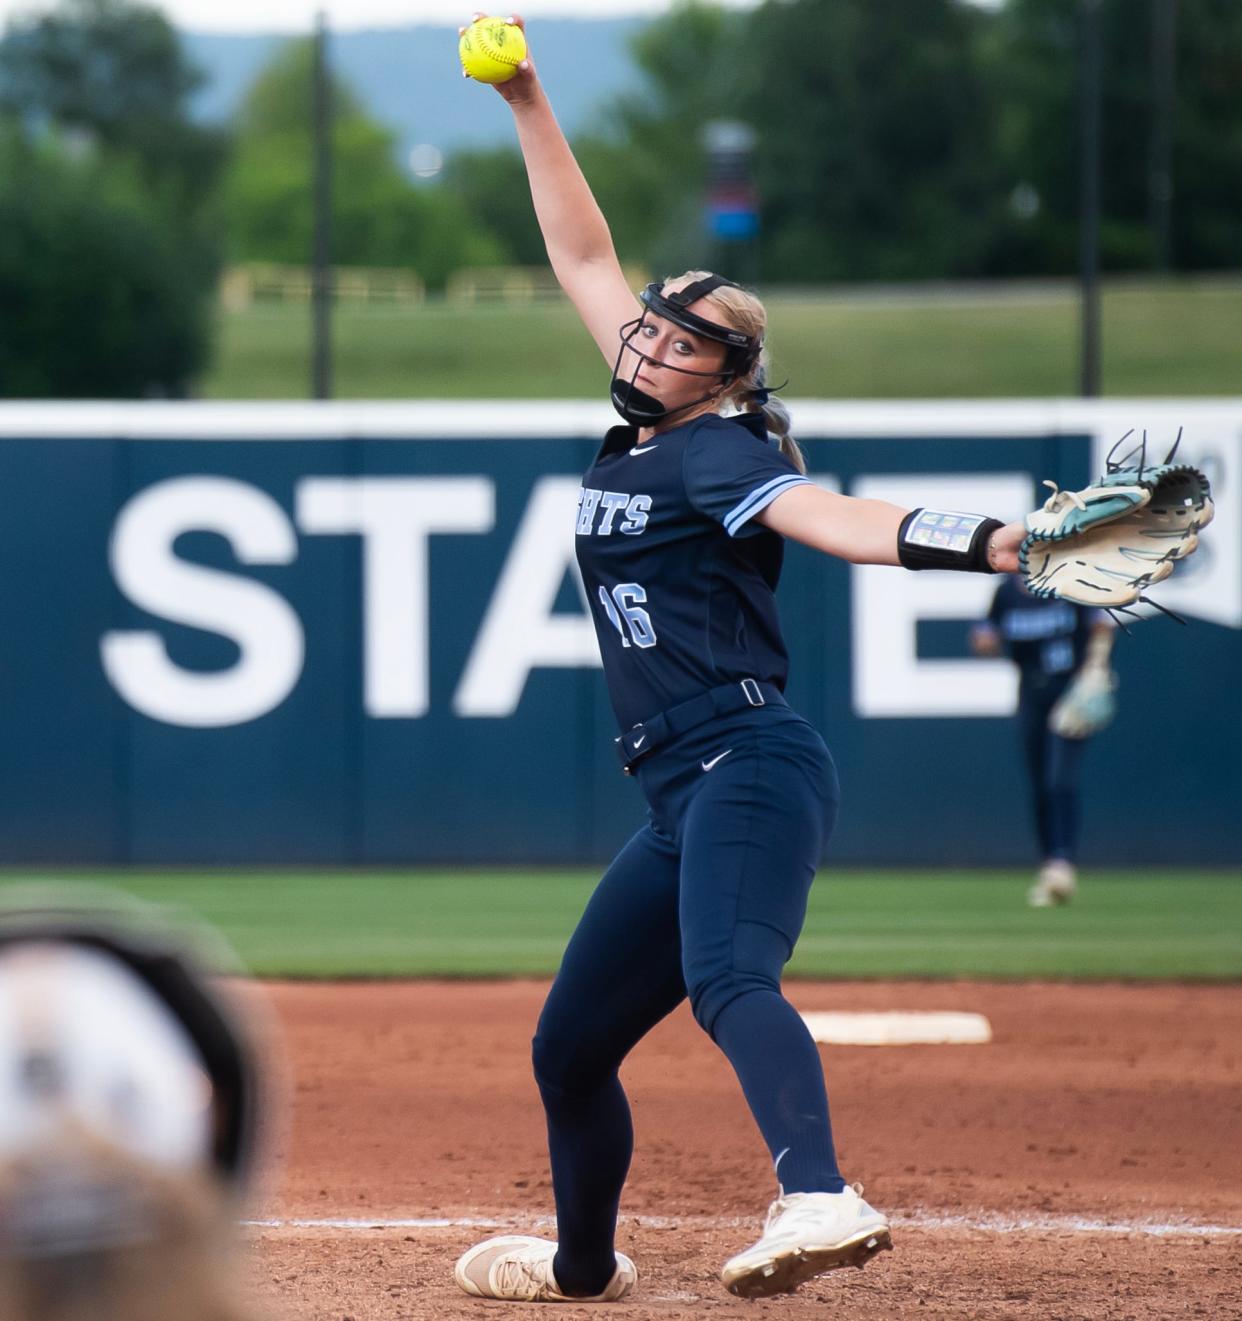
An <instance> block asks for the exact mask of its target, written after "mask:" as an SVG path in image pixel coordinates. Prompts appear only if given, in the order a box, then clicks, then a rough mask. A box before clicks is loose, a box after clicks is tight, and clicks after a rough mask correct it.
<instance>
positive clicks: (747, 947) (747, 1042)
mask: <svg viewBox="0 0 1242 1321" xmlns="http://www.w3.org/2000/svg"><path fill="white" fill-rule="evenodd" d="M812 740H813V742H812ZM836 797H837V785H836V774H835V771H834V770H833V767H832V762H831V759H830V758H829V757H828V753H827V749H826V748H824V746H823V743H822V741H820V740H819V738H818V735H816V734H815V733H814V731H812V730H811V729H810V728H809V727H808V726H805V725H802V724H795V725H793V726H791V727H786V728H785V729H784V730H782V731H775V732H768V731H764V732H763V733H762V734H760V735H758V736H757V737H756V738H755V740H754V742H753V744H752V746H749V747H739V748H737V749H736V751H734V753H733V755H732V756H731V757H729V758H727V759H726V760H724V761H722V762H721V763H720V764H719V765H717V766H715V767H714V768H713V769H712V770H711V771H710V772H707V773H705V776H704V783H703V785H702V788H701V789H700V790H699V791H698V793H697V794H696V795H695V797H694V799H693V801H692V803H691V805H690V807H689V809H688V811H687V813H686V817H685V822H684V826H683V833H682V839H681V845H682V864H681V910H680V911H681V937H682V959H683V970H684V973H685V978H686V988H687V991H688V993H689V995H690V1003H691V1007H692V1009H693V1010H694V1016H695V1018H696V1019H697V1020H698V1022H699V1024H700V1025H701V1026H702V1027H703V1029H704V1030H705V1031H706V1032H708V1033H709V1034H710V1035H711V1037H712V1039H713V1040H714V1041H715V1042H716V1044H717V1045H718V1046H719V1047H720V1048H721V1050H723V1051H724V1053H725V1054H726V1055H727V1056H728V1058H729V1062H730V1063H731V1064H732V1066H733V1069H734V1071H735V1072H736V1074H737V1076H738V1081H739V1082H740V1083H741V1085H742V1090H743V1092H744V1094H745V1096H746V1102H747V1104H748V1105H749V1107H750V1109H751V1113H752V1114H753V1115H754V1117H755V1121H756V1123H757V1124H758V1125H759V1128H760V1131H761V1132H762V1133H763V1136H764V1139H765V1141H766V1142H767V1144H768V1149H769V1151H770V1152H771V1153H772V1160H773V1162H774V1164H775V1166H776V1172H777V1177H778V1179H779V1181H780V1184H781V1187H782V1188H783V1189H784V1190H785V1191H786V1192H806V1191H820V1192H839V1191H840V1190H841V1189H842V1188H843V1187H844V1186H845V1184H844V1180H843V1179H842V1177H841V1172H840V1170H839V1169H838V1168H837V1161H836V1153H835V1151H834V1149H833V1143H832V1131H831V1127H830V1124H829V1118H828V1098H827V1094H826V1091H825V1087H824V1074H823V1068H822V1066H821V1064H820V1059H819V1051H818V1049H817V1048H816V1046H815V1043H814V1042H813V1041H812V1040H811V1036H810V1033H809V1032H808V1031H807V1028H806V1025H805V1024H804V1023H803V1021H802V1019H801V1017H800V1016H799V1014H798V1012H797V1011H796V1010H795V1009H794V1008H793V1006H792V1005H790V1004H789V1002H788V1001H787V1000H786V999H785V998H784V996H783V995H782V994H781V989H780V983H781V972H782V970H783V968H784V965H785V963H786V962H787V960H788V959H789V956H790V955H791V954H792V953H793V947H794V942H795V941H796V940H797V938H798V935H799V933H800V932H801V930H802V923H803V920H804V918H805V916H806V903H807V896H808V894H809V893H810V888H811V882H812V880H813V879H814V876H815V868H816V866H817V864H818V862H819V858H820V854H821V850H822V845H823V841H824V839H825V838H826V836H827V834H828V832H829V831H830V830H831V828H832V825H833V822H834V820H835V815H836Z"/></svg>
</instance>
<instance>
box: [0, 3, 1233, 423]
mask: <svg viewBox="0 0 1242 1321" xmlns="http://www.w3.org/2000/svg"><path fill="white" fill-rule="evenodd" d="M1088 4H1095V5H1097V6H1098V16H1099V21H1100V24H1101V28H1102V34H1103V51H1104V60H1103V79H1102V124H1103V152H1102V166H1103V169H1102V186H1101V190H1102V203H1103V224H1102V229H1101V258H1102V263H1103V265H1104V268H1105V269H1107V270H1113V271H1144V270H1164V269H1167V270H1172V271H1194V270H1220V269H1230V268H1236V267H1237V266H1238V265H1239V264H1240V263H1242V227H1240V226H1238V224H1237V222H1236V215H1235V211H1236V207H1235V204H1234V197H1235V195H1236V193H1237V192H1238V190H1239V186H1240V185H1242V101H1240V100H1239V98H1238V97H1237V95H1236V90H1235V89H1236V87H1237V85H1238V82H1239V76H1238V75H1239V70H1240V69H1242V6H1239V5H1237V4H1236V0H1003V3H1001V4H1000V5H999V7H997V8H981V7H979V6H977V5H975V4H971V3H966V0H887V2H886V3H885V4H884V5H876V4H875V3H874V2H873V0H764V2H763V3H761V4H759V5H758V6H757V7H756V8H754V9H751V10H747V11H738V10H722V9H718V8H716V7H715V6H714V5H712V4H709V3H693V2H691V3H682V4H680V5H679V6H677V7H676V8H674V9H673V10H672V11H671V12H670V13H668V14H667V15H665V16H663V17H661V18H659V19H657V20H654V21H653V22H651V23H650V24H648V25H646V26H645V27H644V28H643V29H642V30H641V32H640V33H639V35H638V36H637V38H636V39H635V42H634V46H633V50H632V56H633V58H634V60H635V62H636V64H637V66H638V69H639V70H640V73H641V85H640V88H639V90H638V91H636V92H632V93H629V94H628V95H626V96H625V97H624V98H619V99H617V100H616V101H615V102H614V103H612V104H610V105H606V106H603V107H601V109H600V112H599V114H598V116H597V120H596V126H595V128H594V129H593V131H591V132H588V133H584V134H581V135H579V136H578V137H577V138H576V139H575V142H574V147H575V150H576V152H577V154H578V157H579V160H580V161H581V163H582V165H583V169H584V171H585V173H586V175H587V177H588V179H589V180H590V182H591V184H592V186H593V188H594V189H595V191H596V193H597V195H598V197H599V199H600V202H601V204H602V206H603V209H604V212H605V214H606V215H607V216H608V218H609V221H610V223H611V225H612V228H613V234H614V238H615V240H616V243H617V248H618V251H619V253H620V255H621V257H622V259H623V260H625V261H627V262H632V263H634V264H636V265H640V266H644V267H647V268H649V269H651V270H653V271H656V272H664V271H673V270H680V269H684V268H687V267H691V266H700V265H704V264H712V265H718V266H721V267H724V268H726V269H728V270H731V271H733V272H735V273H737V274H740V275H742V276H743V277H744V278H749V279H759V280H762V281H763V282H764V283H778V282H783V283H796V284H814V283H818V282H825V281H843V280H923V279H964V278H976V277H988V276H1040V275H1057V274H1068V273H1070V272H1072V271H1073V270H1074V269H1075V266H1076V262H1077V245H1078V207H1079V147H1078V128H1077V125H1078V119H1079V112H1080V104H1079V100H1080V86H1079V70H1080V58H1079V52H1080V47H1081V38H1082V23H1083V15H1084V9H1085V6H1086V5H1088ZM532 35H533V36H534V37H535V42H536V46H535V53H536V58H537V56H538V48H537V34H535V33H533V34H532ZM311 61H312V52H311V46H310V43H309V42H308V41H296V40H295V41H291V42H289V43H288V44H287V45H285V46H284V47H283V48H282V49H281V50H280V51H279V52H278V54H277V55H276V57H275V59H274V60H273V62H272V63H271V64H270V65H269V66H268V67H267V68H266V69H265V70H264V71H263V72H262V74H261V75H260V77H259V78H258V79H257V81H256V82H255V84H254V86H253V87H252V88H251V90H250V92H249V94H248V95H247V97H246V99H245V101H244V103H243V105H242V106H241V108H240V110H239V111H238V113H237V115H236V116H235V118H234V120H233V122H232V123H231V124H229V125H228V126H226V127H223V128H214V127H209V126H204V125H202V124H199V123H196V122H195V121H194V120H193V118H192V116H191V115H190V113H189V108H188V107H189V100H190V97H191V95H192V94H193V92H194V91H195V89H196V88H197V87H198V86H199V85H200V83H201V78H202V75H201V73H199V71H197V70H196V69H194V68H193V67H192V66H191V65H190V64H189V63H188V62H187V60H186V58H185V55H184V53H183V51H182V49H181V47H180V44H179V42H178V39H177V36H176V33H175V32H174V31H173V29H172V28H171V27H170V26H169V24H168V22H167V20H166V19H165V18H164V17H163V15H162V14H161V13H160V12H159V11H158V10H155V9H153V8H150V7H147V6H146V5H144V4H142V3H139V2H136V0H61V3H60V5H59V7H58V8H56V9H54V10H52V11H51V12H49V13H44V14H40V15H34V16H29V17H25V18H19V19H15V20H13V21H12V22H11V23H10V24H9V26H8V28H7V29H6V30H5V32H4V34H3V36H2V37H0V395H7V396H37V395H47V396H58V397H75V396H77V397H88V396H94V397H103V396H111V397H134V396H138V397H143V396H153V395H181V394H185V393H187V392H188V391H190V390H191V388H192V384H193V381H194V378H195V376H196V375H197V374H198V373H199V372H200V371H201V370H202V368H203V366H204V364H205V361H206V358H207V355H208V353H209V350H210V338H211V318H212V312H213V293H214V289H215V286H216V282H217V279H218V276H219V272H220V269H221V267H222V265H223V264H224V263H226V262H235V261H274V262H288V263H294V264H305V263H306V262H307V260H308V254H309V251H310V245H311V232H312V224H313V218H312V209H311V157H312V152H311V110H310V106H311V99H310V81H311ZM550 91H551V94H552V96H553V98H554V100H555V92H556V89H555V87H553V88H551V89H550ZM333 99H334V118H333V124H332V144H333V152H334V160H335V169H334V191H333V212H334V214H333V230H334V248H333V259H334V261H335V262H336V263H337V264H339V265H377V266H405V267H409V268H411V269H413V270H415V271H417V273H418V274H419V275H420V276H421V277H422V278H423V279H424V281H425V282H426V283H427V285H428V286H429V287H430V288H431V289H433V290H434V289H439V288H442V287H443V285H444V283H445V281H446V279H447V278H448V277H449V275H450V274H451V273H452V272H453V271H454V270H457V269H459V268H461V267H463V266H469V265H482V264H493V263H496V264H532V265H533V264H540V263H542V262H543V260H544V254H543V248H542V243H541V241H540V238H539V233H538V229H537V226H536V224H535V220H534V216H533V213H532V209H531V206H530V200H529V194H528V192H527V189H526V184H525V178H524V174H523V170H522V166H521V160H520V157H519V155H518V153H517V150H516V147H515V146H504V147H499V148H495V149H491V150H485V151H479V150H472V151H462V152H458V153H456V154H455V155H453V156H451V157H450V158H449V160H448V162H447V163H446V167H445V169H444V172H443V175H442V176H441V178H440V179H438V180H437V181H436V182H434V183H418V182H416V181H415V180H413V179H411V178H410V177H409V175H408V174H407V173H406V171H405V170H404V168H403V167H402V165H401V164H400V163H399V162H398V161H397V159H396V154H395V150H396V136H395V134H394V133H392V132H391V131H390V130H389V129H387V128H386V127H384V126H383V125H381V124H378V123H376V122H375V121H374V120H373V119H372V118H370V117H369V116H368V114H367V113H366V111H365V109H364V106H363V104H362V101H361V99H360V97H359V96H358V95H357V93H356V91H355V90H354V89H351V88H349V87H347V86H345V85H344V84H343V83H341V82H340V81H339V80H337V82H336V84H335V86H334V88H333ZM719 120H727V121H734V122H740V123H742V124H744V125H746V126H748V127H749V129H750V130H751V131H752V134H753V141H754V147H753V153H752V156H751V160H750V165H749V172H750V176H751V178H750V182H751V184H752V185H753V191H754V196H755V197H756V198H757V199H758V211H759V222H760V223H759V227H758V232H757V234H756V235H755V236H754V237H753V238H751V239H748V240H747V241H746V242H745V243H744V244H743V243H740V242H737V241H730V240H718V241H715V240H712V239H711V238H710V236H709V235H708V233H707V232H706V230H705V226H704V219H703V207H704V197H705V194H706V192H707V190H708V189H709V188H710V186H711V182H712V171H713V168H714V166H713V161H712V157H711V154H710V153H709V151H708V150H707V147H706V145H705V141H704V133H703V130H704V127H705V126H706V125H708V124H709V123H712V122H713V121H719Z"/></svg>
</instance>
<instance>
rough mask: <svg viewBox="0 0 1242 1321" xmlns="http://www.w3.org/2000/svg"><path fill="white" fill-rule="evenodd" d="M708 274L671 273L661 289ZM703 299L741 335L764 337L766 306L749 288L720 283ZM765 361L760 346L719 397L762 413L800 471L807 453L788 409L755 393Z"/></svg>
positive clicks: (762, 381) (763, 381) (765, 369)
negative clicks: (750, 362) (747, 366)
mask: <svg viewBox="0 0 1242 1321" xmlns="http://www.w3.org/2000/svg"><path fill="white" fill-rule="evenodd" d="M710 274H711V272H710V271H687V272H686V273H685V274H684V275H677V276H674V277H673V278H672V279H669V280H665V281H664V292H665V293H676V292H677V290H678V289H684V288H685V287H686V285H688V284H693V283H694V282H695V281H696V280H703V279H706V278H707V277H708V275H710ZM703 301H704V302H705V303H710V304H711V305H712V306H713V307H714V308H715V309H716V311H717V312H718V313H719V314H720V318H721V320H722V321H723V322H724V323H725V325H727V326H731V327H732V328H733V329H734V330H740V331H741V332H742V333H743V334H744V335H752V336H754V337H755V338H757V339H759V340H760V341H762V340H763V338H764V336H765V334H766V332H767V328H768V313H767V309H766V308H765V307H764V305H763V304H762V303H761V302H760V301H759V299H758V298H756V297H755V295H754V294H752V293H750V292H749V291H748V290H746V289H738V288H734V287H732V286H730V285H722V286H721V287H720V288H719V289H713V290H712V292H711V293H709V294H707V295H706V296H705V297H704V299H703ZM768 362H769V360H768V351H767V349H766V347H765V348H763V349H761V350H760V353H759V356H758V358H756V359H755V362H754V364H753V365H752V366H751V368H750V370H749V371H748V372H747V373H746V374H745V375H744V376H739V377H738V378H737V379H736V380H734V381H730V382H729V384H728V386H727V387H726V388H725V391H724V394H723V396H722V398H723V399H724V401H725V402H726V403H728V404H732V405H733V407H734V408H735V409H736V410H737V411H738V412H739V413H743V412H749V413H762V414H763V420H764V425H765V426H766V427H767V429H768V435H769V436H771V437H772V439H773V440H775V441H776V443H777V444H778V445H779V446H780V451H781V453H782V454H783V455H784V456H785V457H786V458H787V459H788V460H789V461H790V463H792V464H793V465H794V467H795V468H797V470H798V471H799V472H802V473H804V472H806V456H805V455H804V454H803V453H802V446H801V445H799V444H798V442H797V441H796V440H795V439H794V438H793V436H792V435H791V434H790V426H791V425H792V423H791V419H790V416H789V409H787V408H786V407H785V405H784V404H783V403H782V402H781V401H780V400H779V399H777V398H776V396H775V395H772V396H770V397H769V398H768V400H767V402H766V403H763V404H760V403H759V401H758V400H757V399H756V398H755V397H754V396H755V391H756V390H761V389H763V387H764V386H765V385H766V384H767V380H768Z"/></svg>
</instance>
